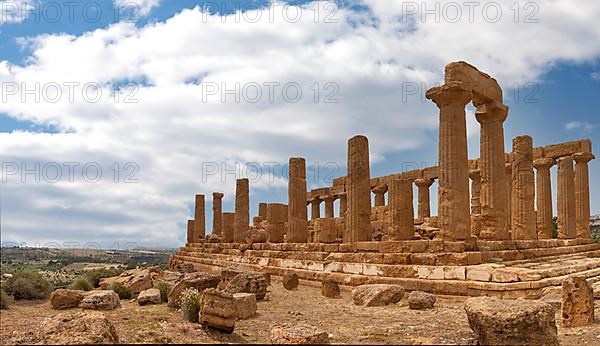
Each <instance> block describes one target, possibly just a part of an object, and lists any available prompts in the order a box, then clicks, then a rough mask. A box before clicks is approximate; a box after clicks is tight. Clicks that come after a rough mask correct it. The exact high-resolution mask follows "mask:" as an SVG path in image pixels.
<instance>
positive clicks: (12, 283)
mask: <svg viewBox="0 0 600 346" xmlns="http://www.w3.org/2000/svg"><path fill="white" fill-rule="evenodd" d="M6 286H7V287H6V290H7V292H6V293H9V294H11V295H12V296H13V297H14V298H15V299H16V300H21V299H44V298H47V297H48V295H49V294H50V292H52V290H53V289H54V287H53V286H52V284H51V283H50V282H48V280H46V278H44V277H43V276H42V275H41V274H39V273H36V272H31V271H18V272H16V273H14V274H13V277H12V278H10V280H8V282H7V285H6Z"/></svg>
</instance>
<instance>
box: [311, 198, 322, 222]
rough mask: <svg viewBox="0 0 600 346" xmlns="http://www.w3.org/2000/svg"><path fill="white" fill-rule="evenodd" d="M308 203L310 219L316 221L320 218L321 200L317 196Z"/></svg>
mask: <svg viewBox="0 0 600 346" xmlns="http://www.w3.org/2000/svg"><path fill="white" fill-rule="evenodd" d="M309 202H310V207H311V209H310V219H311V220H316V219H319V218H321V199H320V198H319V197H318V196H315V197H313V198H312V199H311V200H309Z"/></svg>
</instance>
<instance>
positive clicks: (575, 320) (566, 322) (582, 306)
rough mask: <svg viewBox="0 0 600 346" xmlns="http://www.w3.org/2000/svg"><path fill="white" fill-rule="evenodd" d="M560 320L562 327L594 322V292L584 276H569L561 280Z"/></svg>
mask: <svg viewBox="0 0 600 346" xmlns="http://www.w3.org/2000/svg"><path fill="white" fill-rule="evenodd" d="M561 317H562V318H561V320H562V326H563V327H578V326H585V325H588V324H591V323H593V322H594V292H593V290H592V286H591V285H589V284H588V282H587V281H586V279H585V276H569V277H568V278H566V279H564V280H563V282H562V300H561Z"/></svg>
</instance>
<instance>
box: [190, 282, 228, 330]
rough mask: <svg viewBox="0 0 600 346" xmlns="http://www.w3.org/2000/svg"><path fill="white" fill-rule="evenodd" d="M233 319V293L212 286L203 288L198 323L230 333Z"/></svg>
mask: <svg viewBox="0 0 600 346" xmlns="http://www.w3.org/2000/svg"><path fill="white" fill-rule="evenodd" d="M235 319H236V311H235V302H234V299H233V294H231V293H227V292H223V291H218V290H216V289H214V288H209V289H206V290H204V293H203V294H202V298H201V299H200V318H199V321H200V324H202V325H205V326H208V327H210V328H214V329H218V330H220V331H222V332H224V333H228V334H231V333H233V329H234V328H235Z"/></svg>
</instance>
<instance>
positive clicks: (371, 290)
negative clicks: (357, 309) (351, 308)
mask: <svg viewBox="0 0 600 346" xmlns="http://www.w3.org/2000/svg"><path fill="white" fill-rule="evenodd" d="M402 296H404V288H402V286H400V285H384V284H374V285H362V286H358V287H356V288H355V289H353V290H352V300H353V301H354V305H364V306H384V305H388V304H395V303H397V302H399V301H400V300H401V299H402Z"/></svg>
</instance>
